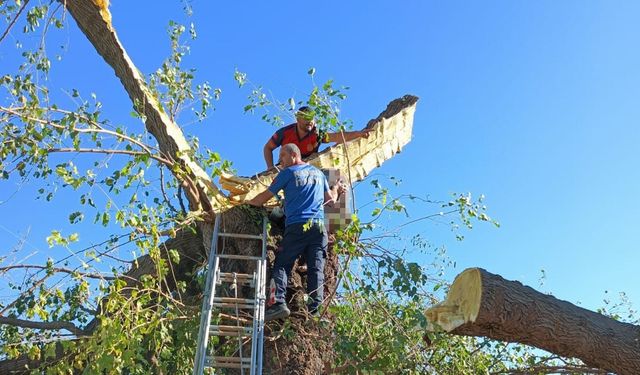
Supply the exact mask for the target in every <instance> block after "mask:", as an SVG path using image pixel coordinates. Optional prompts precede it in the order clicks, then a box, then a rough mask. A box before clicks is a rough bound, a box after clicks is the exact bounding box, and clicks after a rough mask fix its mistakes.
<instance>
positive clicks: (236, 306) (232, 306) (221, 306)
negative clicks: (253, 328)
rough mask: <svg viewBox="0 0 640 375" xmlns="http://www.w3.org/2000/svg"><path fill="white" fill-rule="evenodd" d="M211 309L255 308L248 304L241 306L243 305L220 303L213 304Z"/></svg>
mask: <svg viewBox="0 0 640 375" xmlns="http://www.w3.org/2000/svg"><path fill="white" fill-rule="evenodd" d="M213 307H218V308H227V309H235V308H238V309H253V308H254V307H255V306H254V305H248V304H243V303H220V302H214V303H213Z"/></svg>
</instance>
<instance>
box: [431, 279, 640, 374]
mask: <svg viewBox="0 0 640 375" xmlns="http://www.w3.org/2000/svg"><path fill="white" fill-rule="evenodd" d="M426 316H427V320H428V321H429V323H430V330H432V331H435V330H445V331H447V332H449V333H452V334H455V335H464V336H483V337H488V338H491V339H495V340H500V341H507V342H519V343H522V344H527V345H532V346H535V347H538V348H541V349H544V350H547V351H549V352H552V353H555V354H558V355H561V356H564V357H575V358H579V359H580V360H582V361H583V362H584V363H585V364H586V365H588V366H591V367H596V368H601V369H603V370H607V371H613V372H616V373H618V374H621V375H623V374H624V375H626V374H630V375H631V374H640V326H635V325H633V324H629V323H622V322H619V321H616V320H614V319H611V318H608V317H606V316H604V315H601V314H597V313H595V312H593V311H589V310H586V309H583V308H581V307H578V306H575V305H573V304H571V303H569V302H566V301H561V300H559V299H557V298H555V297H552V296H550V295H546V294H542V293H540V292H538V291H536V290H534V289H532V288H530V287H528V286H524V285H522V284H521V283H519V282H517V281H508V280H505V279H504V278H502V277H501V276H499V275H494V274H492V273H489V272H487V271H486V270H484V269H481V268H469V269H467V270H465V271H463V272H462V273H461V274H459V275H458V276H457V277H456V279H455V280H454V282H453V285H451V289H450V290H449V293H448V294H447V298H446V299H445V301H444V302H442V303H439V304H437V305H435V306H433V307H431V308H430V309H427V311H426Z"/></svg>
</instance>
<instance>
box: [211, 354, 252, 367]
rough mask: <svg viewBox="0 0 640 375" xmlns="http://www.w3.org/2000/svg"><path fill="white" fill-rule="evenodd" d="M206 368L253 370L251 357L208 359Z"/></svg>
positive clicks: (215, 357)
mask: <svg viewBox="0 0 640 375" xmlns="http://www.w3.org/2000/svg"><path fill="white" fill-rule="evenodd" d="M205 366H207V367H217V368H246V369H250V368H251V357H249V358H240V357H217V356H214V357H209V356H207V357H206V363H205Z"/></svg>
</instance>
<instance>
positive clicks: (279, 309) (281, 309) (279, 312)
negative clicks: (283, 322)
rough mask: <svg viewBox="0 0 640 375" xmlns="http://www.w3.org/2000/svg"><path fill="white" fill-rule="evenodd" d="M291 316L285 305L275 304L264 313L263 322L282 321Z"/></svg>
mask: <svg viewBox="0 0 640 375" xmlns="http://www.w3.org/2000/svg"><path fill="white" fill-rule="evenodd" d="M290 314H291V311H289V308H288V307H287V304H286V303H276V304H275V305H273V306H271V307H269V308H268V309H267V311H266V312H265V313H264V321H265V322H269V321H271V320H276V319H284V318H286V317H288V316H289V315H290Z"/></svg>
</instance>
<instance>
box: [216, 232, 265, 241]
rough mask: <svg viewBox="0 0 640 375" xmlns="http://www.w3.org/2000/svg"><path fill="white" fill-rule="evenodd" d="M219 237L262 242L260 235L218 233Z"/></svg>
mask: <svg viewBox="0 0 640 375" xmlns="http://www.w3.org/2000/svg"><path fill="white" fill-rule="evenodd" d="M218 236H219V237H232V238H243V239H247V240H262V235H261V234H242V233H218Z"/></svg>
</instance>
